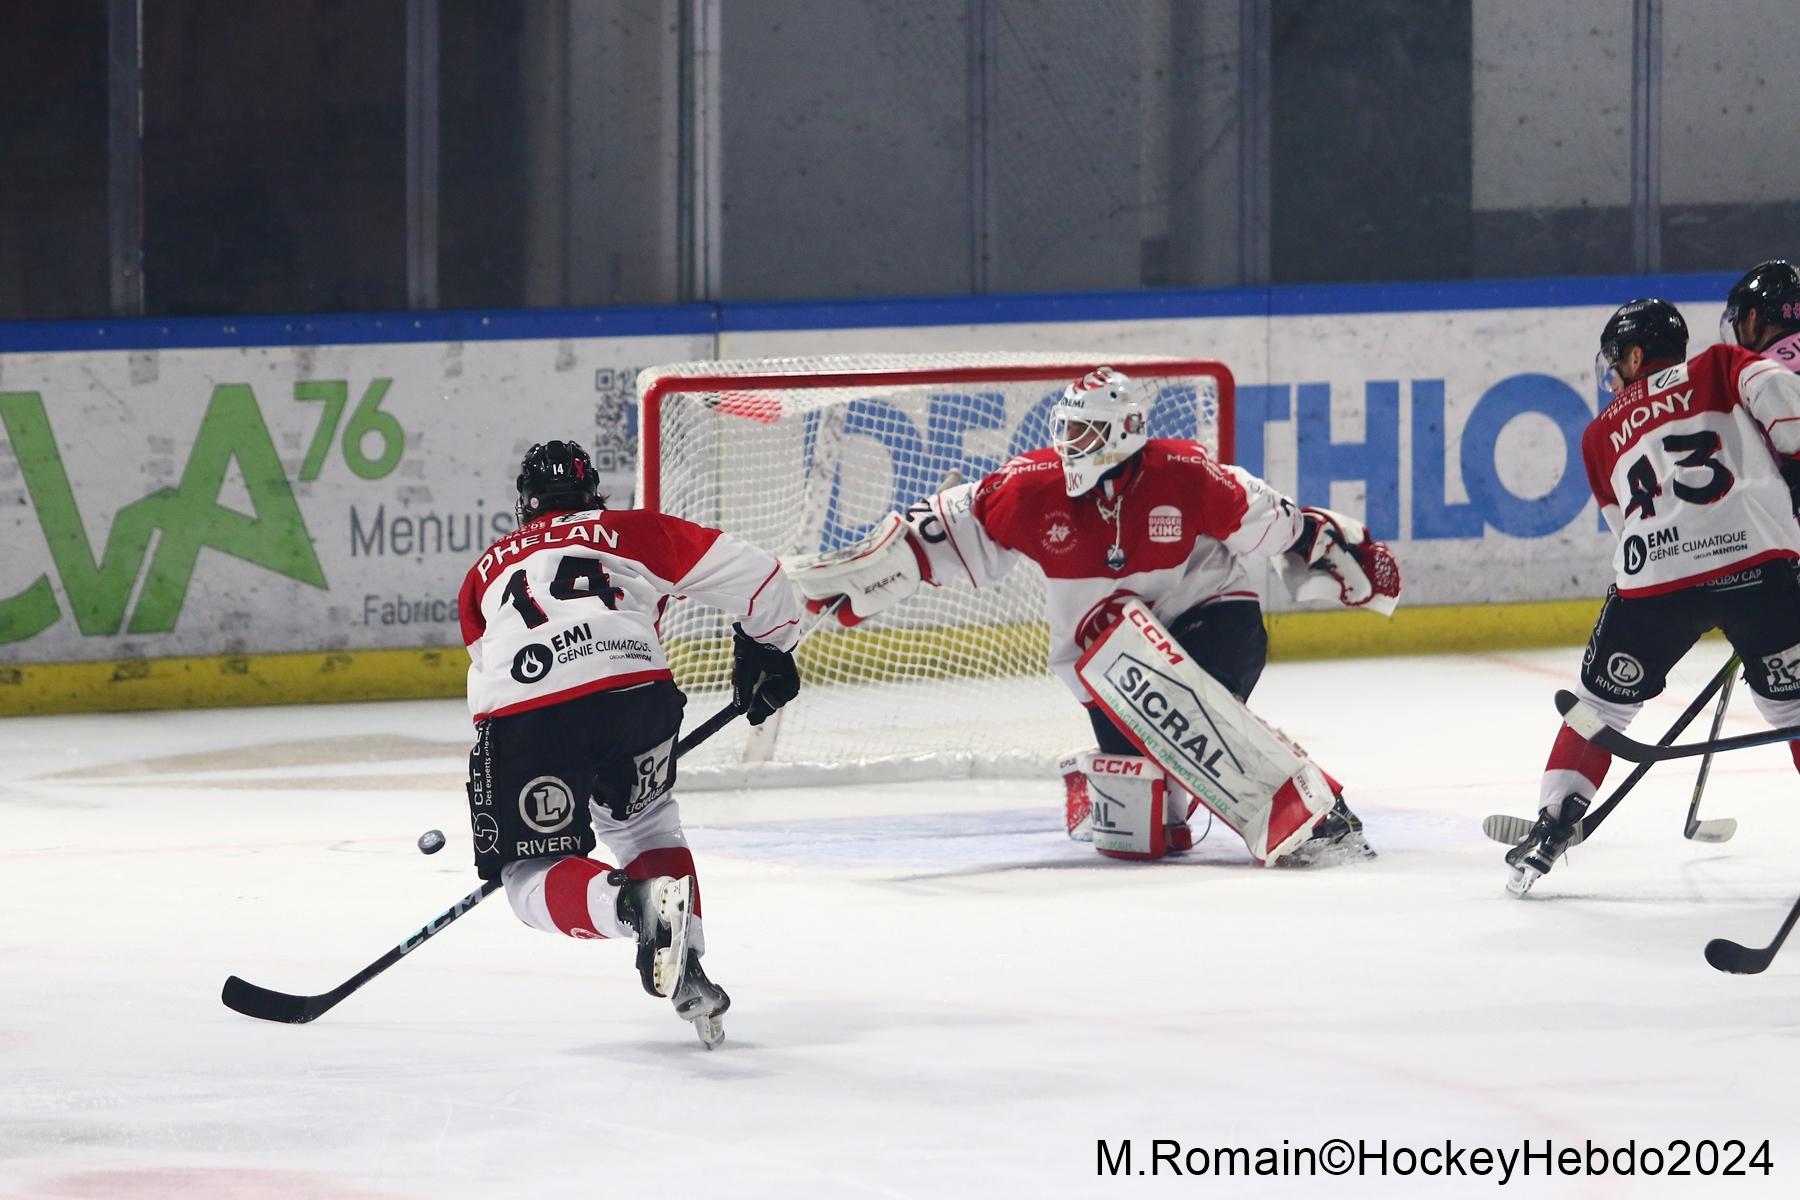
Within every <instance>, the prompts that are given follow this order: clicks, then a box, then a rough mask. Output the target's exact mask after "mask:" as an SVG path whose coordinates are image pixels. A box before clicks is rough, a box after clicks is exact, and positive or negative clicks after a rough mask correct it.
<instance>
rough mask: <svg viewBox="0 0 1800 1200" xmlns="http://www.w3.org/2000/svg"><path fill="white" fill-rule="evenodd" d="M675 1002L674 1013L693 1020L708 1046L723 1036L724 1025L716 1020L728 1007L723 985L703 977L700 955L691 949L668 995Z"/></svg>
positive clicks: (687, 1019)
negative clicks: (671, 992) (671, 993)
mask: <svg viewBox="0 0 1800 1200" xmlns="http://www.w3.org/2000/svg"><path fill="white" fill-rule="evenodd" d="M670 999H671V1000H673V1001H674V1002H675V1015H676V1016H678V1017H680V1018H681V1019H682V1020H684V1021H692V1022H693V1023H694V1032H695V1033H697V1034H699V1035H700V1042H701V1044H702V1045H704V1046H705V1047H706V1048H707V1049H708V1050H711V1049H712V1048H713V1047H714V1046H717V1045H718V1044H719V1043H720V1042H722V1041H724V1040H725V1026H724V1024H723V1023H722V1022H721V1021H720V1020H719V1018H720V1017H722V1016H724V1015H725V1011H726V1010H727V1009H729V1008H730V1007H731V997H730V996H728V995H726V994H725V989H724V988H722V987H720V986H719V985H718V984H716V983H714V982H713V981H712V980H710V979H708V978H707V977H706V972H705V971H703V970H701V968H700V956H699V955H698V954H696V953H694V952H693V951H692V950H689V951H688V955H687V970H686V971H684V972H682V975H681V982H680V984H678V985H677V986H676V988H675V993H674V995H672V996H671V997H670Z"/></svg>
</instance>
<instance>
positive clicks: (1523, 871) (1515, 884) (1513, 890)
mask: <svg viewBox="0 0 1800 1200" xmlns="http://www.w3.org/2000/svg"><path fill="white" fill-rule="evenodd" d="M1543 877H1544V873H1543V872H1542V871H1540V870H1538V869H1537V868H1536V867H1531V866H1526V865H1525V864H1523V863H1521V864H1519V865H1518V866H1516V867H1514V868H1513V869H1512V877H1511V878H1509V879H1508V880H1507V881H1506V890H1507V892H1508V893H1510V894H1511V895H1514V896H1517V897H1518V898H1519V899H1521V900H1523V899H1524V898H1525V893H1526V892H1529V891H1530V890H1531V885H1532V884H1534V883H1536V882H1537V881H1538V880H1540V879H1542V878H1543Z"/></svg>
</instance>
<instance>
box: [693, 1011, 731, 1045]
mask: <svg viewBox="0 0 1800 1200" xmlns="http://www.w3.org/2000/svg"><path fill="white" fill-rule="evenodd" d="M694 1032H695V1033H697V1034H699V1035H700V1044H701V1045H702V1046H705V1047H706V1048H707V1049H708V1050H711V1049H713V1048H715V1047H716V1046H718V1044H719V1043H720V1042H722V1041H724V1040H725V1024H724V1022H722V1021H720V1020H719V1018H717V1017H695V1018H694Z"/></svg>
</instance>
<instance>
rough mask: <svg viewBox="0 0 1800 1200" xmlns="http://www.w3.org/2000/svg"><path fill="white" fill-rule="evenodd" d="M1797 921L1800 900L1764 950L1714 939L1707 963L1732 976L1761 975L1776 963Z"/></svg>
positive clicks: (1799, 916) (1711, 942)
mask: <svg viewBox="0 0 1800 1200" xmlns="http://www.w3.org/2000/svg"><path fill="white" fill-rule="evenodd" d="M1795 921H1800V900H1796V901H1794V907H1792V908H1790V909H1788V915H1787V920H1785V921H1783V922H1782V923H1781V928H1780V929H1777V930H1776V931H1775V940H1774V941H1772V942H1770V943H1769V944H1768V945H1766V946H1764V947H1763V948H1762V949H1760V950H1753V949H1751V948H1750V947H1749V946H1740V945H1738V944H1737V943H1736V942H1734V941H1732V940H1731V939H1730V938H1714V939H1713V940H1712V941H1710V942H1708V943H1706V961H1707V962H1709V963H1711V964H1712V965H1713V967H1714V968H1715V969H1717V970H1720V971H1726V972H1728V973H1730V974H1732V975H1760V974H1761V973H1762V972H1764V971H1766V970H1768V967H1769V964H1770V963H1772V962H1774V961H1775V952H1776V951H1777V950H1779V949H1781V943H1783V942H1785V941H1787V935H1788V933H1789V932H1790V931H1792V929H1793V928H1794V922H1795Z"/></svg>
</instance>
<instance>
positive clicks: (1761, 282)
mask: <svg viewBox="0 0 1800 1200" xmlns="http://www.w3.org/2000/svg"><path fill="white" fill-rule="evenodd" d="M1749 313H1755V314H1756V315H1757V316H1758V317H1760V318H1762V322H1763V324H1764V325H1768V326H1773V327H1775V328H1777V329H1786V330H1792V329H1800V270H1796V269H1795V267H1794V264H1793V263H1791V262H1788V261H1787V260H1786V259H1782V258H1772V259H1770V260H1769V261H1768V262H1764V263H1757V264H1756V265H1755V266H1754V267H1751V268H1750V269H1749V270H1748V271H1746V272H1745V273H1744V277H1743V278H1742V279H1740V280H1738V281H1737V282H1736V283H1734V284H1732V285H1731V291H1730V292H1728V293H1726V296H1725V311H1724V313H1723V314H1722V315H1720V317H1719V340H1720V341H1721V342H1724V343H1726V344H1727V345H1731V346H1736V345H1740V344H1741V343H1739V342H1738V338H1737V324H1738V322H1739V321H1742V320H1743V319H1744V317H1745V316H1746V315H1747V314H1749Z"/></svg>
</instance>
